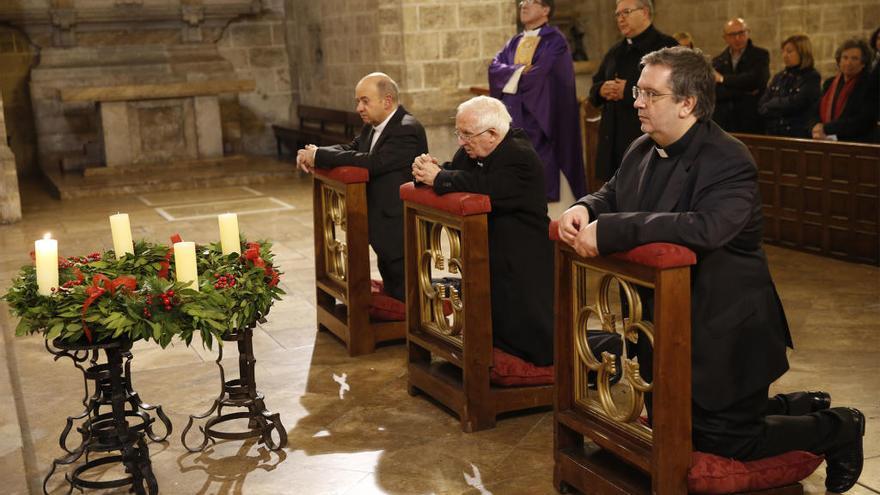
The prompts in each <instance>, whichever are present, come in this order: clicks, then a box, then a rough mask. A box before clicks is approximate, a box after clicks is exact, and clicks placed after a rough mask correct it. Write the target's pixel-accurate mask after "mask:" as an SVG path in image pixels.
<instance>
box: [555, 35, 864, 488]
mask: <svg viewBox="0 0 880 495" xmlns="http://www.w3.org/2000/svg"><path fill="white" fill-rule="evenodd" d="M642 65H643V69H642V73H641V76H640V77H639V80H638V84H637V85H636V88H635V89H634V91H633V96H634V97H635V103H634V106H635V108H636V109H637V110H638V116H639V120H640V122H641V128H642V131H643V132H645V135H643V136H641V137H640V138H638V139H636V140H635V141H634V142H633V143H632V144H631V145H630V147H629V149H628V150H627V152H626V154H625V155H624V158H623V162H622V164H621V166H620V169H619V170H618V171H617V173H616V174H615V176H614V177H613V178H612V179H611V180H610V181H609V182H608V183H606V184H605V185H604V186H603V187H602V189H601V190H599V191H598V192H596V193H594V194H590V195H587V196H585V197H583V198H581V199H580V200H579V201H578V202H577V203H576V204H575V205H574V206H572V207H571V208H570V209H569V210H567V211H566V212H565V213H564V214H563V215H562V217H561V218H560V222H559V234H560V238H561V239H562V240H563V241H564V242H567V243H568V244H570V245H571V246H572V247H573V248H574V249H575V250H576V251H577V252H578V253H579V254H581V255H582V256H598V255H600V254H602V255H605V254H610V253H614V252H617V251H626V250H629V249H632V248H634V247H636V246H639V245H642V244H647V243H652V242H669V243H674V244H679V245H682V246H686V247H688V248H690V249H691V250H693V251H694V252H695V253H696V255H697V263H696V265H695V266H694V267H693V268H692V272H691V277H692V294H691V297H692V318H691V321H692V332H693V333H692V349H691V351H692V356H691V363H692V377H693V378H692V380H693V389H692V392H693V442H694V448H695V449H696V450H698V451H701V452H708V453H712V454H717V455H721V456H725V457H732V458H735V459H740V460H752V459H760V458H764V457H770V456H775V455H778V454H781V453H784V452H788V451H792V450H806V451H810V452H813V453H816V454H823V455H825V459H826V461H827V468H826V471H827V478H826V482H825V484H826V487H827V488H828V490H830V491H833V492H843V491H846V490H848V489H849V488H851V487H852V486H853V485H854V484H855V482H856V481H857V480H858V477H859V475H860V473H861V469H862V464H863V454H862V436H863V434H864V428H865V417H864V415H863V414H862V413H861V412H859V411H858V410H856V409H851V408H843V407H834V408H831V407H830V405H831V404H830V402H831V398H830V396H829V395H828V394H826V393H824V392H798V393H793V394H779V395H776V396H775V397H772V398H769V399H768V391H769V386H770V384H771V383H772V382H773V381H774V380H776V379H777V378H779V377H780V376H782V375H783V373H785V371H786V370H787V369H788V359H787V357H786V346H791V336H790V334H789V329H788V323H787V321H786V317H785V313H784V311H783V308H782V304H781V302H780V300H779V297H778V295H777V293H776V287H775V286H774V284H773V280H772V279H771V277H770V270H769V268H768V266H767V259H766V256H765V254H764V251H763V248H762V245H761V238H762V230H763V217H762V213H761V199H760V194H759V189H758V181H757V174H758V172H757V167H756V165H755V162H754V160H753V158H752V156H751V154H750V153H749V151H748V149H747V148H746V147H745V145H743V144H742V143H741V142H740V141H738V140H737V139H736V138H734V137H732V136H730V135H729V134H727V133H726V132H724V131H723V130H722V129H721V128H720V127H719V126H718V125H717V124H715V123H714V122H713V121H712V119H711V116H712V110H713V104H714V101H715V99H714V90H715V81H714V78H713V74H712V66H711V64H710V63H709V61H708V60H707V59H706V57H705V56H704V55H703V54H702V53H701V52H700V51H699V50H696V51H694V50H690V49H688V48H684V47H675V48H664V49H662V50H658V51H655V52H652V53H649V54H648V55H646V56H645V57H643V58H642ZM648 299H651V294H648ZM651 305H652V304H651V301H650V300H649V301H646V306H648V308H650V306H651ZM646 312H647V311H646ZM640 361H641V356H640ZM646 368H647V369H646ZM642 369H643V371H647V370H650V367H648V366H645V367H643V368H642ZM648 378H650V377H648Z"/></svg>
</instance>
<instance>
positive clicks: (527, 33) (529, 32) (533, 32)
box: [523, 27, 541, 36]
mask: <svg viewBox="0 0 880 495" xmlns="http://www.w3.org/2000/svg"><path fill="white" fill-rule="evenodd" d="M540 30H541V28H539V27H538V28H535V29H526V30H525V31H523V36H537V35H538V32H539V31H540Z"/></svg>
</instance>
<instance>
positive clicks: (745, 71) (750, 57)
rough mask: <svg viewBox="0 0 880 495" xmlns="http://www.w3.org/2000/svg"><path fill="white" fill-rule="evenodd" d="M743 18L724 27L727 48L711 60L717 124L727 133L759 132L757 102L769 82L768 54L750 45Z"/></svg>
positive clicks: (747, 30) (759, 121)
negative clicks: (713, 73)
mask: <svg viewBox="0 0 880 495" xmlns="http://www.w3.org/2000/svg"><path fill="white" fill-rule="evenodd" d="M749 32H750V31H749V27H748V25H747V24H746V21H745V20H743V19H731V20H729V21H727V24H725V25H724V41H725V43H727V48H726V49H725V50H724V51H723V52H722V53H721V55H718V56H717V57H715V58H714V59H712V67H713V68H714V69H715V113H714V114H713V115H712V118H713V120H715V122H716V123H718V125H720V126H721V128H722V129H724V130H725V131H727V132H749V133H753V134H754V133H761V132H762V131H763V129H762V125H761V118H760V117H759V116H758V101H759V100H760V99H761V95H762V94H763V93H764V88H766V87H767V81H768V80H769V79H770V53H769V52H768V51H767V50H765V49H763V48H758V47H757V46H755V45H753V44H752V40H750V39H749Z"/></svg>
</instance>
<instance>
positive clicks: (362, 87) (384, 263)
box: [296, 72, 428, 301]
mask: <svg viewBox="0 0 880 495" xmlns="http://www.w3.org/2000/svg"><path fill="white" fill-rule="evenodd" d="M399 93H400V91H399V89H398V87H397V83H396V82H394V80H393V79H391V78H390V77H388V76H387V75H386V74H383V73H381V72H374V73H372V74H367V75H366V76H364V77H363V79H361V80H360V82H358V84H357V86H356V87H355V98H356V100H357V112H358V113H359V114H360V116H361V118H362V119H363V121H364V127H363V129H361V133H360V135H359V136H357V137H356V138H354V141H352V142H351V143H350V144H337V145H333V146H322V147H320V148H319V147H317V146H315V145H313V144H310V145H308V146H306V147H305V148H303V149H301V150H299V151H298V152H297V157H296V163H297V165H299V167H300V168H301V169H302V170H304V171H306V172H310V173H311V172H312V171H313V170H314V169H315V167H317V168H335V167H341V166H344V165H349V166H353V167H363V168H366V169H368V170H369V171H370V181H369V182H368V183H367V209H368V211H367V221H368V222H369V235H370V246H372V247H373V251H375V252H376V257H377V258H378V265H379V273H380V274H381V275H382V283H383V285H384V290H385V293H386V294H388V295H389V296H391V297H393V298H395V299H398V300H400V301H403V300H404V298H405V290H404V265H403V203H402V202H401V201H400V192H399V190H400V186H401V184H404V183H406V182H409V181H410V180H412V176H411V175H410V164H412V161H413V159H414V158H415V157H416V156H418V155H420V154H422V153H427V152H428V138H427V137H426V136H425V129H424V128H423V127H422V124H420V123H419V121H418V120H416V118H415V117H413V116H412V115H410V114H409V112H407V111H406V109H405V108H403V106H401V105H399V104H398V98H399Z"/></svg>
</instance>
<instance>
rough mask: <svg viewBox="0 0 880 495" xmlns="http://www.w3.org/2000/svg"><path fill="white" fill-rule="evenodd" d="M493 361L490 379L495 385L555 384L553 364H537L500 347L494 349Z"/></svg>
mask: <svg viewBox="0 0 880 495" xmlns="http://www.w3.org/2000/svg"><path fill="white" fill-rule="evenodd" d="M492 363H493V366H492V369H491V371H490V373H489V380H490V381H491V382H492V383H493V384H495V385H501V386H503V387H516V386H521V385H552V384H553V366H535V365H534V364H532V363H530V362H528V361H525V360H523V359H521V358H519V357H516V356H514V355H511V354H508V353H506V352H504V351H502V350H501V349H498V348H493V349H492Z"/></svg>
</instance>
